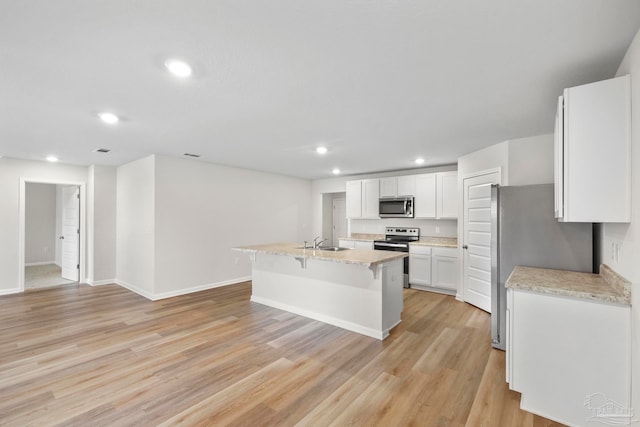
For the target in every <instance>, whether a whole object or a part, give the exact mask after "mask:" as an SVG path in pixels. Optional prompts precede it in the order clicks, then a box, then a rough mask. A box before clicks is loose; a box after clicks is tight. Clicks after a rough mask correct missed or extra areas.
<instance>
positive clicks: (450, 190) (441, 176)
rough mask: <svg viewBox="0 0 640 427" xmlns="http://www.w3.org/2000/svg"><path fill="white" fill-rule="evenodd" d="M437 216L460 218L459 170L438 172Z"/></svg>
mask: <svg viewBox="0 0 640 427" xmlns="http://www.w3.org/2000/svg"><path fill="white" fill-rule="evenodd" d="M436 186H437V189H436V194H437V202H436V213H437V216H436V217H437V218H458V172H455V171H454V172H439V173H437V174H436Z"/></svg>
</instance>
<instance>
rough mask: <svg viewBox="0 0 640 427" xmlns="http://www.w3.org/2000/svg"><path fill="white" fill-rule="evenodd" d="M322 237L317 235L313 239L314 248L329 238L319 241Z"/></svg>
mask: <svg viewBox="0 0 640 427" xmlns="http://www.w3.org/2000/svg"><path fill="white" fill-rule="evenodd" d="M319 238H320V236H317V237H316V238H315V239H313V248H314V249H317V248H318V247H320V245H322V244H323V243H324V242H326V241H327V240H328V239H322V240H320V241H318V239H319Z"/></svg>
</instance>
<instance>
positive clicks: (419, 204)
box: [413, 173, 436, 218]
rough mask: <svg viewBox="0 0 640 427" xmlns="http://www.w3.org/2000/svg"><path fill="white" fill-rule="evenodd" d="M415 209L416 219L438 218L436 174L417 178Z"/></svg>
mask: <svg viewBox="0 0 640 427" xmlns="http://www.w3.org/2000/svg"><path fill="white" fill-rule="evenodd" d="M413 209H414V212H415V217H416V218H435V217H436V174H435V173H428V174H424V175H418V176H416V194H415V198H414V207H413Z"/></svg>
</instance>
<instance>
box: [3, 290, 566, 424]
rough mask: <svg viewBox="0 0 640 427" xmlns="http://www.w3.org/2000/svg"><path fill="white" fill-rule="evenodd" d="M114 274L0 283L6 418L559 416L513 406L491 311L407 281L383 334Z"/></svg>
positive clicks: (415, 420) (331, 420)
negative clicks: (137, 288) (122, 283)
mask: <svg viewBox="0 0 640 427" xmlns="http://www.w3.org/2000/svg"><path fill="white" fill-rule="evenodd" d="M250 294H251V283H250V282H245V283H240V284H236V285H231V286H226V287H223V288H217V289H212V290H209V291H204V292H199V293H195V294H190V295H186V296H181V297H175V298H171V299H167V300H162V301H156V302H151V301H148V300H146V299H144V298H143V297H140V296H138V295H136V294H134V293H132V292H130V291H128V290H126V289H123V288H121V287H119V286H117V285H107V286H100V287H95V288H91V287H88V286H83V285H77V286H65V287H60V288H51V289H45V290H38V291H30V292H26V293H24V294H18V295H8V296H2V297H0V337H1V340H0V425H3V426H21V427H22V426H31V425H33V426H41V425H60V426H113V425H117V426H126V425H131V426H155V425H161V426H176V425H189V426H205V425H216V426H217V425H229V426H276V425H277V426H295V425H299V426H329V425H335V426H343V425H355V426H376V425H379V426H464V425H467V426H492V427H493V426H529V427H540V426H557V425H560V424H556V423H553V422H551V421H548V420H545V419H543V418H540V417H537V416H533V415H532V414H529V413H526V412H524V411H521V410H520V409H519V407H518V405H519V395H518V394H517V393H514V392H511V391H509V390H508V387H507V385H506V383H505V382H504V353H503V352H501V351H498V350H493V349H491V347H490V339H489V335H490V333H489V328H490V324H489V315H488V314H486V313H484V312H482V311H480V310H478V309H475V308H474V307H472V306H470V305H467V304H464V303H460V302H458V301H455V299H454V298H453V297H450V296H445V295H440V294H433V293H428V292H421V291H416V290H405V294H404V298H405V308H404V312H403V315H402V319H403V321H402V323H401V324H400V325H399V326H398V327H396V328H395V329H394V330H393V331H392V333H391V336H390V337H389V338H388V339H386V340H385V341H384V342H380V341H377V340H375V339H372V338H368V337H365V336H361V335H358V334H355V333H352V332H348V331H345V330H343V329H340V328H337V327H333V326H329V325H325V324H323V323H320V322H317V321H314V320H310V319H307V318H304V317H300V316H296V315H293V314H290V313H287V312H283V311H280V310H276V309H273V308H270V307H266V306H262V305H259V304H255V303H251V302H250V301H249V297H250Z"/></svg>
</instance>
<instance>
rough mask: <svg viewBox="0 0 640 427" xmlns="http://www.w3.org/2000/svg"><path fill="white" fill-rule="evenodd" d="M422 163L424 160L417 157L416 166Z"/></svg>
mask: <svg viewBox="0 0 640 427" xmlns="http://www.w3.org/2000/svg"><path fill="white" fill-rule="evenodd" d="M423 163H424V159H423V158H422V157H418V158H417V159H416V165H421V164H423Z"/></svg>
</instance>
